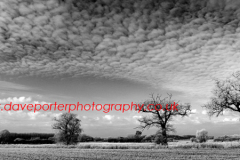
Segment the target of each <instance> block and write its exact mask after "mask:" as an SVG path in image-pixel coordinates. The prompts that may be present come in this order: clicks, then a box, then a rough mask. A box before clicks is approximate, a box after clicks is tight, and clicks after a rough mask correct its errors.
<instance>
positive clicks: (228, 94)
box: [203, 73, 240, 116]
mask: <svg viewBox="0 0 240 160" xmlns="http://www.w3.org/2000/svg"><path fill="white" fill-rule="evenodd" d="M215 85H216V86H215V89H214V90H213V97H211V100H210V102H209V103H207V104H205V105H204V106H203V107H204V108H206V109H207V110H208V114H209V116H213V115H216V116H219V115H220V114H223V111H224V110H229V111H234V112H240V76H239V74H238V73H234V74H232V77H230V78H227V79H226V80H223V81H220V80H215Z"/></svg>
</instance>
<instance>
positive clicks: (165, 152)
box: [0, 148, 240, 160]
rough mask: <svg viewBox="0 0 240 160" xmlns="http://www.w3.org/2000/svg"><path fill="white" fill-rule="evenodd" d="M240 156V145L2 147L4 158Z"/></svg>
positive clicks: (214, 159)
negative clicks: (181, 147)
mask: <svg viewBox="0 0 240 160" xmlns="http://www.w3.org/2000/svg"><path fill="white" fill-rule="evenodd" d="M6 159H8V160H22V159H25V160H77V159H80V160H84V159H86V160H90V159H91V160H93V159H96V160H97V159H98V160H102V159H109V160H120V159H121V160H130V159H137V160H205V159H208V160H226V159H232V160H240V149H227V150H225V149H220V150H219V149H156V150H149V149H122V150H120V149H78V148H1V149H0V160H6Z"/></svg>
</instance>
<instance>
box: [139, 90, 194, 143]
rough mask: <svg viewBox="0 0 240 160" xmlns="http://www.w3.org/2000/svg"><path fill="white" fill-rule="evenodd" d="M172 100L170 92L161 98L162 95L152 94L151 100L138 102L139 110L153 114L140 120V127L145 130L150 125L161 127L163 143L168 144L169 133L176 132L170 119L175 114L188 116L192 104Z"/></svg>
mask: <svg viewBox="0 0 240 160" xmlns="http://www.w3.org/2000/svg"><path fill="white" fill-rule="evenodd" d="M177 103H178V102H175V101H173V100H172V95H171V94H169V95H168V97H166V98H161V96H159V95H157V96H154V95H153V94H152V95H151V98H150V99H149V100H146V101H144V102H143V103H140V104H138V107H137V111H138V112H142V113H149V114H151V116H144V117H142V118H140V119H138V121H139V122H140V126H139V128H142V129H143V130H144V129H145V128H147V129H148V128H150V127H153V126H155V127H158V128H160V132H161V134H162V137H163V140H162V142H161V143H162V144H163V145H167V144H168V143H167V135H168V133H169V132H174V131H175V130H174V128H173V126H172V125H171V124H170V121H171V120H173V117H175V116H182V117H184V116H187V115H189V114H190V113H191V109H190V107H191V106H190V104H184V105H182V104H177Z"/></svg>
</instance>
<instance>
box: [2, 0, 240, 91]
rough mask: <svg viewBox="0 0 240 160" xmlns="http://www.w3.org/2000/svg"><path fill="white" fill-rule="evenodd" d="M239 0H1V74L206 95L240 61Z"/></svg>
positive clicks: (235, 67) (239, 65)
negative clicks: (127, 83) (117, 82)
mask: <svg viewBox="0 0 240 160" xmlns="http://www.w3.org/2000/svg"><path fill="white" fill-rule="evenodd" d="M239 6H240V2H239V1H238V0H208V1H207V0H201V1H195V0H178V1H176V2H172V1H164V0H161V1H158V0H148V1H146V0H137V1H136V0H123V1H120V0H114V1H111V0H96V1H87V0H79V1H77V0H65V1H61V0H44V1H37V0H34V1H32V0H18V1H16V0H2V1H1V2H0V43H1V44H0V46H1V47H0V62H1V63H0V74H5V75H13V76H20V77H21V76H39V77H55V78H56V77H62V76H70V77H82V76H88V75H91V76H96V77H106V78H113V79H117V78H124V79H129V80H134V81H143V82H147V83H149V84H151V85H153V86H164V87H165V88H168V89H174V90H178V91H185V92H188V93H192V94H202V95H204V94H205V93H209V88H210V86H211V85H212V82H211V79H212V78H224V77H226V75H228V74H229V73H232V72H233V71H234V70H235V69H237V68H239V67H240V64H239V62H238V60H239V58H240V57H239V56H240V54H239V49H240V40H239V36H240V27H239V18H240V12H239V11H240V10H239V8H240V7H239Z"/></svg>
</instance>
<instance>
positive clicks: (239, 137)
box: [214, 136, 240, 142]
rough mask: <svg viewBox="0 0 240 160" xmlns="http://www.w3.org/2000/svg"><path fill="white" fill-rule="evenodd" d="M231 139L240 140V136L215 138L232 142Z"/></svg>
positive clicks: (218, 140)
mask: <svg viewBox="0 0 240 160" xmlns="http://www.w3.org/2000/svg"><path fill="white" fill-rule="evenodd" d="M231 141H240V136H224V137H218V138H215V139H214V142H231Z"/></svg>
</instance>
